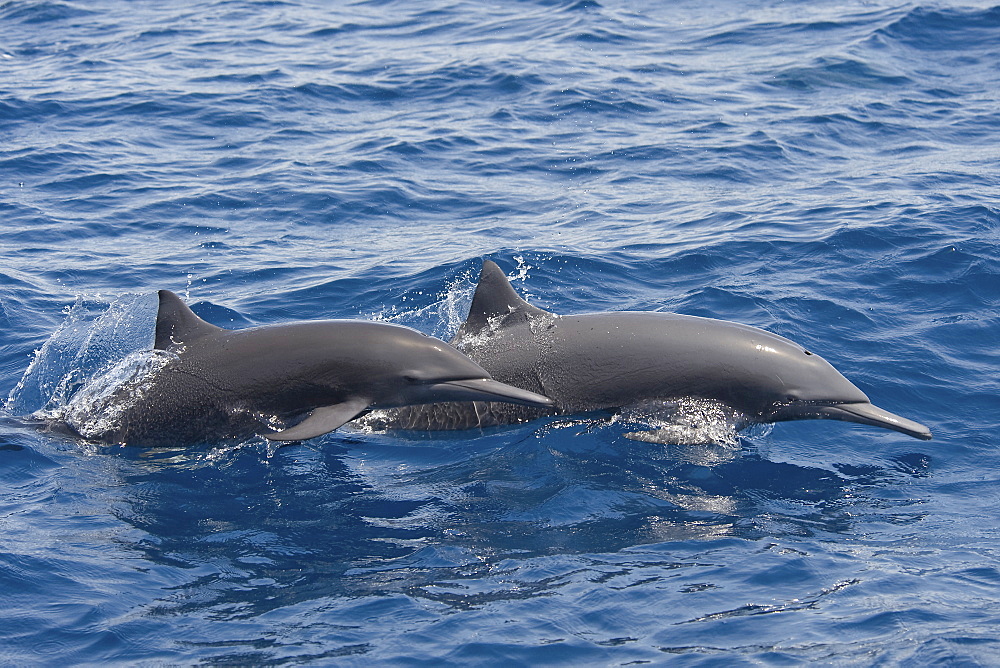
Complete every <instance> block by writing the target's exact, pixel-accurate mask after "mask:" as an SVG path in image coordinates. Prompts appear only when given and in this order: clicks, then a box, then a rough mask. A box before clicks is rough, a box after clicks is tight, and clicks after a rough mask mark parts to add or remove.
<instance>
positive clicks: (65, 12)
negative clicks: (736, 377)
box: [0, 0, 1000, 666]
mask: <svg viewBox="0 0 1000 668" xmlns="http://www.w3.org/2000/svg"><path fill="white" fill-rule="evenodd" d="M998 63H1000V6H996V5H993V4H990V3H988V2H979V1H978V0H969V1H967V2H962V3H947V2H933V3H929V2H886V1H881V0H876V1H873V2H861V1H848V2H828V1H823V0H821V1H819V2H801V1H791V2H779V1H776V0H767V1H764V0H751V1H750V2H734V1H732V0H712V1H710V2H693V1H687V0H682V1H680V2H672V3H660V2H647V1H643V0H599V1H594V0H519V1H516V2H506V3H467V2H441V1H437V0H418V1H416V2H395V1H391V0H370V1H362V2H352V3H323V2H308V1H306V0H294V1H288V2H282V1H273V2H271V1H267V2H264V1H261V2H255V1H252V0H208V1H207V2H200V3H192V2H172V3H152V2H145V1H140V2H129V3H119V2H110V1H107V0H88V1H83V0H80V1H65V2H62V1H44V0H41V1H28V0H9V1H7V2H4V3H2V4H0V213H2V216H3V222H2V225H0V252H2V262H0V325H2V326H0V399H3V400H4V402H3V403H4V409H3V412H2V414H0V665H5V666H6V665H11V666H25V665H68V664H76V665H98V664H99V665H129V666H134V665H148V666H153V665H157V666H158V665H218V666H222V665H260V666H268V665H357V666H362V665H363V666H368V665H398V666H402V665H406V666H413V665H454V666H466V665H526V666H527V665H530V666H538V665H573V666H578V665H607V666H617V665H638V664H654V665H680V666H689V665H699V666H734V665H776V666H784V665H799V664H804V663H819V664H825V665H848V666H851V665H858V666H869V665H908V666H925V665H943V666H955V665H963V666H964V665H984V666H985V665H997V664H1000V659H998V658H997V657H1000V630H998V629H1000V561H998V559H1000V547H998V539H1000V528H998V527H1000V473H998V472H1000V438H998V435H997V434H998V429H1000V392H998V380H997V379H998V377H1000V354H998V340H1000V94H998V91H1000V66H998ZM484 258H490V259H493V260H495V261H497V262H498V263H499V264H500V265H501V266H502V267H503V268H504V270H505V271H507V272H508V273H509V275H510V276H511V277H512V278H513V279H514V285H515V286H516V287H517V289H518V290H520V291H521V292H522V293H524V294H525V295H527V297H528V298H529V299H530V300H531V301H532V302H533V303H535V304H537V305H538V306H541V307H543V308H546V309H548V310H551V311H555V312H557V313H579V312H588V311H603V310H624V309H631V310H662V311H676V312H680V313H687V314H692V315H702V316H709V317H716V318H722V319H727V320H735V321H739V322H744V323H747V324H751V325H755V326H759V327H763V328H766V329H769V330H771V331H773V332H775V333H778V334H781V335H783V336H786V337H789V338H791V339H793V340H795V341H797V342H800V343H802V344H804V345H807V346H808V347H810V348H811V349H814V350H816V351H817V352H819V353H821V354H822V355H823V356H824V357H826V358H827V359H828V360H830V361H831V362H832V363H833V364H834V365H835V366H837V367H838V368H839V369H840V370H841V371H842V372H843V373H844V374H845V375H846V376H847V377H849V378H850V379H852V380H853V381H854V382H855V383H856V384H857V385H858V386H859V387H861V388H862V389H863V390H865V391H866V392H867V393H868V394H869V396H871V397H872V400H873V401H874V402H875V403H876V404H878V405H880V406H883V407H885V408H886V409H888V410H891V411H893V412H896V413H899V414H901V415H904V416H906V417H910V418H913V419H916V420H918V421H920V422H923V423H925V424H927V425H928V426H929V427H930V428H931V429H932V431H933V432H934V434H935V440H933V441H930V442H921V441H917V440H914V439H911V438H908V437H906V436H904V435H902V434H898V433H894V432H888V431H883V430H878V429H873V428H867V427H864V426H860V425H851V424H846V423H836V422H825V421H804V422H798V423H784V424H778V425H775V426H774V427H768V428H758V429H754V430H751V431H750V432H745V433H744V434H743V435H742V436H741V438H740V440H739V442H738V443H737V444H736V445H735V446H686V447H684V446H669V445H662V444H654V443H642V442H636V441H632V440H629V439H626V438H624V432H625V431H626V428H625V426H623V425H621V424H618V423H616V422H614V421H612V422H607V421H595V420H591V419H589V418H588V417H587V416H580V417H576V416H574V417H571V418H562V419H552V420H543V421H538V422H534V423H529V424H526V425H519V426H516V427H510V428H500V429H491V430H486V431H472V432H459V433H445V434H441V433H439V434H426V433H397V434H392V433H377V432H369V431H365V430H352V429H345V430H341V431H338V432H335V433H332V434H329V435H327V436H325V437H321V438H318V439H314V440H312V441H309V442H306V443H302V444H296V445H289V446H287V447H281V448H278V447H275V446H273V445H268V444H267V443H265V442H264V441H263V440H259V441H258V440H254V441H250V442H246V443H242V444H240V445H236V446H234V445H228V446H225V447H202V448H191V449H186V450H181V449H169V448H168V449H159V450H140V449H125V448H110V447H97V446H94V445H93V444H88V443H86V442H82V441H79V440H74V439H72V438H69V437H67V436H64V435H60V434H59V433H55V432H49V431H46V430H44V429H39V428H38V427H37V425H34V424H32V423H31V421H29V420H25V419H24V416H26V415H29V414H31V413H33V412H35V411H39V410H42V411H50V412H51V411H56V412H58V411H59V410H61V409H64V408H65V406H66V405H67V402H68V401H69V400H70V398H72V397H73V396H74V393H78V392H79V389H80V387H81V386H82V385H83V384H84V383H85V381H87V379H88V378H92V377H94V376H95V375H97V374H99V373H102V372H104V371H107V369H108V368H110V367H112V366H114V365H115V364H116V363H118V362H119V361H121V360H122V359H124V358H126V357H127V356H128V355H129V354H130V353H133V352H135V351H138V350H142V349H143V348H145V347H147V346H148V345H149V341H150V337H151V334H152V320H153V315H154V307H153V301H152V295H153V294H154V293H155V291H156V290H158V289H161V288H168V289H172V290H174V291H176V292H179V293H181V294H182V295H184V296H185V297H186V298H187V299H188V301H189V302H190V303H192V304H193V305H194V307H195V309H196V311H197V312H199V313H200V314H201V315H202V316H203V317H205V318H207V319H209V320H210V321H212V322H214V323H216V324H219V325H222V326H226V327H245V326H249V325H258V324H271V323H279V322H284V321H288V320H295V319H317V318H331V317H335V318H365V319H378V320H385V321H390V322H398V323H403V324H407V325H410V326H413V327H416V328H418V329H420V330H422V331H425V332H428V333H431V334H435V335H438V336H442V337H448V336H449V335H450V334H451V333H453V332H454V331H455V329H456V328H457V326H458V324H459V323H460V322H461V320H462V317H463V316H464V313H463V310H464V309H465V308H467V307H468V303H469V300H470V299H471V292H472V289H473V285H474V281H475V277H476V275H477V273H478V270H479V267H480V266H481V263H482V260H483V259H484Z"/></svg>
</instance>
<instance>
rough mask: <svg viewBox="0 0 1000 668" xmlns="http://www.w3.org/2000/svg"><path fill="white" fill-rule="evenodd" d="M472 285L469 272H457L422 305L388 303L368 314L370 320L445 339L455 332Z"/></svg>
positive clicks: (462, 319)
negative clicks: (379, 309) (386, 306)
mask: <svg viewBox="0 0 1000 668" xmlns="http://www.w3.org/2000/svg"><path fill="white" fill-rule="evenodd" d="M475 290H476V285H475V283H474V282H473V280H472V276H471V275H470V274H469V273H463V274H459V275H458V276H456V277H455V278H453V279H452V280H450V281H448V282H447V283H446V284H445V288H444V290H443V291H442V292H440V293H438V295H437V296H436V299H435V300H434V301H433V302H431V303H430V304H427V305H426V306H419V307H414V308H406V307H397V306H392V307H390V308H388V309H386V310H383V311H381V312H378V313H372V314H370V318H371V319H372V320H375V321H378V322H388V323H391V324H394V325H406V326H408V327H414V328H416V329H419V330H421V331H423V332H427V333H428V334H430V335H431V336H435V337H437V338H439V339H445V340H448V339H450V338H451V337H452V336H454V335H455V332H457V331H458V328H459V327H461V325H462V323H463V322H465V316H466V315H467V314H468V312H469V306H470V305H471V304H472V295H473V293H474V292H475ZM423 294H424V293H423V292H422V291H421V292H418V293H416V294H414V295H403V297H402V301H403V302H407V301H415V300H416V299H417V298H419V297H422V296H423Z"/></svg>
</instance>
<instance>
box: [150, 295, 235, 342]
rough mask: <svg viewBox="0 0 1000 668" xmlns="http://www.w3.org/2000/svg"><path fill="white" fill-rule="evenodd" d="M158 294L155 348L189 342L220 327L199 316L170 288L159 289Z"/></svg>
mask: <svg viewBox="0 0 1000 668" xmlns="http://www.w3.org/2000/svg"><path fill="white" fill-rule="evenodd" d="M158 294H159V297H160V308H159V310H158V311H157V312H156V343H155V344H153V347H154V348H156V349H157V350H166V349H167V348H169V347H170V346H171V345H175V344H178V343H191V342H192V341H194V340H195V339H198V338H200V337H202V336H205V335H207V334H212V333H213V332H217V331H219V330H220V329H222V328H221V327H216V326H215V325H213V324H212V323H209V322H205V321H204V320H202V319H201V318H199V317H198V316H197V315H196V314H195V312H194V311H192V310H191V309H190V308H188V305H187V304H185V303H184V300H182V299H181V298H180V297H178V296H177V295H175V294H174V293H173V292H171V291H170V290H160V292H159V293H158Z"/></svg>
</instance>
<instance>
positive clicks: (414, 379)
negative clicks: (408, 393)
mask: <svg viewBox="0 0 1000 668" xmlns="http://www.w3.org/2000/svg"><path fill="white" fill-rule="evenodd" d="M403 380H405V381H406V382H407V383H419V382H420V379H419V378H417V377H416V376H410V375H405V376H403Z"/></svg>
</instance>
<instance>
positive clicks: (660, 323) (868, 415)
mask: <svg viewBox="0 0 1000 668" xmlns="http://www.w3.org/2000/svg"><path fill="white" fill-rule="evenodd" d="M452 344H453V345H455V346H456V347H457V348H458V349H460V350H462V351H463V352H464V353H465V354H467V355H468V356H469V357H470V358H471V359H472V360H474V361H475V362H477V363H478V364H480V365H481V366H482V367H483V368H484V369H486V370H487V371H489V372H490V374H492V376H493V377H494V378H496V379H497V380H499V381H501V382H504V383H509V384H511V385H514V386H516V387H520V388H523V389H526V390H530V391H532V392H538V393H541V394H545V395H546V396H548V397H551V398H552V399H553V400H554V401H555V406H554V407H553V408H549V409H537V408H524V407H521V406H501V405H499V404H495V403H475V404H463V405H459V404H435V405H431V406H414V407H409V408H404V409H400V410H398V411H389V412H388V416H387V417H385V418H382V420H381V422H380V421H378V420H376V421H375V422H374V424H375V426H382V427H387V428H397V429H461V428H470V427H477V426H479V427H486V426H494V425H499V424H511V423H514V422H521V421H525V420H528V419H532V418H536V417H541V416H545V415H555V414H568V413H578V412H583V411H594V410H607V409H611V410H618V409H621V408H629V407H633V406H638V405H642V404H643V403H648V402H671V401H674V402H676V401H678V400H681V401H683V400H688V399H694V400H709V401H710V402H713V403H714V404H715V405H718V404H721V405H722V406H723V407H725V408H726V409H727V410H728V411H729V414H730V415H731V416H732V417H733V418H734V421H735V422H736V423H737V425H738V426H746V425H748V424H753V423H770V422H780V421H785V420H802V419H811V418H829V419H834V420H844V421H847V422H858V423H861V424H866V425H871V426H875V427H883V428H885V429H892V430H895V431H899V432H902V433H904V434H908V435H909V436H913V437H915V438H919V439H924V440H927V439H930V438H931V433H930V431H929V430H928V429H927V427H925V426H923V425H921V424H919V423H917V422H914V421H912V420H908V419H906V418H903V417H900V416H898V415H894V414H892V413H890V412H888V411H886V410H883V409H881V408H878V407H876V406H874V405H872V403H871V402H870V401H869V399H868V397H867V396H865V394H864V393H863V392H862V391H861V390H859V389H858V388H857V387H855V386H854V385H853V384H852V383H851V382H850V381H849V380H847V379H846V378H845V377H844V376H843V375H841V374H840V372H838V371H837V370H836V369H834V368H833V366H831V365H830V363H829V362H827V361H826V360H824V359H823V358H822V357H820V356H819V355H815V354H813V353H812V352H810V351H808V350H806V349H805V348H803V347H802V346H799V345H798V344H796V343H794V342H792V341H789V340H788V339H785V338H783V337H780V336H777V335H775V334H771V333H770V332H765V331H763V330H761V329H757V328H755V327H749V326H747V325H740V324H737V323H732V322H726V321H722V320H713V319H710V318H701V317H695V316H686V315H678V314H675V313H658V312H653V313H645V312H628V311H622V312H609V313H594V314H586V315H567V316H560V315H555V314H553V313H548V312H546V311H543V310H542V309H539V308H536V307H534V306H532V305H531V304H528V303H527V302H526V301H524V300H523V299H522V298H521V297H520V296H519V295H518V294H517V293H516V292H515V291H514V289H513V288H512V287H511V285H510V282H509V281H508V280H507V277H506V276H505V275H504V273H503V271H501V269H500V268H499V267H498V266H497V265H496V264H495V263H493V262H491V261H486V262H485V264H484V266H483V270H482V274H481V275H480V279H479V285H478V287H477V288H476V293H475V296H474V298H473V301H472V306H471V308H470V310H469V317H468V319H467V320H466V321H465V323H464V324H463V325H462V326H461V328H460V329H459V331H458V334H457V335H456V337H455V338H454V339H453V340H452ZM670 431H671V430H669V429H667V430H664V431H663V434H665V435H664V436H663V438H666V439H668V440H673V439H672V436H671V435H670ZM630 436H633V437H635V438H638V439H639V440H659V439H658V438H656V434H649V433H648V432H647V433H643V434H636V435H632V434H630Z"/></svg>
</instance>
